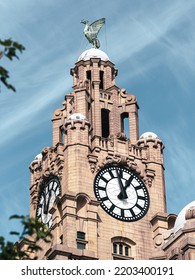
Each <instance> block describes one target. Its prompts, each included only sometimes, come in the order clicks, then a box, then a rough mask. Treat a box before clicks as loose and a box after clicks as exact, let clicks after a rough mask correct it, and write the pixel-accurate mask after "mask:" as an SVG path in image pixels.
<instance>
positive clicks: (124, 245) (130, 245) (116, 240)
mask: <svg viewBox="0 0 195 280" xmlns="http://www.w3.org/2000/svg"><path fill="white" fill-rule="evenodd" d="M111 242H112V257H113V259H114V260H133V259H134V257H133V255H134V256H135V251H136V250H135V249H136V247H135V245H136V244H135V242H134V241H133V240H131V239H129V238H126V237H122V236H116V237H113V238H112V239H111Z"/></svg>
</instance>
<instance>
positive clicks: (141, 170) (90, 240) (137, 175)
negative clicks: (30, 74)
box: [30, 48, 195, 260]
mask: <svg viewBox="0 0 195 280" xmlns="http://www.w3.org/2000/svg"><path fill="white" fill-rule="evenodd" d="M70 73H71V75H72V76H73V91H72V92H71V93H68V94H67V95H66V96H65V100H64V102H63V107H62V108H59V109H57V110H55V112H54V114H53V119H52V122H53V143H52V146H51V147H45V148H44V149H43V150H42V151H41V153H40V154H39V155H38V156H36V157H35V159H34V160H33V161H32V163H31V165H30V171H31V183H30V216H32V217H35V216H37V217H38V218H40V219H41V220H42V221H43V223H45V224H47V225H48V226H49V228H50V229H51V231H52V234H53V242H52V243H51V244H41V245H42V246H43V248H44V250H43V251H42V252H41V253H39V255H38V258H39V259H92V260H93V259H94V260H96V259H101V260H104V259H125V260H128V259H129V260H143V259H159V260H164V259H195V201H193V202H192V203H190V204H189V205H187V206H186V207H185V208H184V209H183V210H182V211H181V213H180V214H179V215H178V217H177V216H176V215H174V214H168V213H167V210H166V194H165V180H164V162H163V149H164V145H163V142H162V141H161V139H160V138H159V137H158V136H157V135H156V134H155V133H153V132H146V133H144V134H142V135H141V136H139V126H138V109H139V107H138V104H137V100H136V97H135V96H134V95H132V94H129V93H127V91H126V90H125V89H123V88H119V87H118V86H117V85H116V83H115V77H116V76H117V73H118V71H117V69H116V68H115V65H114V64H113V63H112V62H111V61H110V59H109V57H108V56H107V54H106V53H105V52H103V51H101V50H100V49H96V48H91V49H88V50H86V51H84V52H83V53H82V54H81V55H80V57H79V58H78V60H77V61H76V63H75V66H74V68H72V69H71V71H70Z"/></svg>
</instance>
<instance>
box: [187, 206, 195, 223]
mask: <svg viewBox="0 0 195 280" xmlns="http://www.w3.org/2000/svg"><path fill="white" fill-rule="evenodd" d="M185 218H186V220H190V219H194V218H195V206H191V207H190V208H189V209H187V210H186V215H185Z"/></svg>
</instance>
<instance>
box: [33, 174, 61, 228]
mask: <svg viewBox="0 0 195 280" xmlns="http://www.w3.org/2000/svg"><path fill="white" fill-rule="evenodd" d="M60 193H61V191H60V183H59V181H58V180H57V179H50V180H49V181H48V182H47V183H46V184H45V187H44V189H43V190H42V192H41V194H40V197H39V202H38V206H37V213H36V215H37V218H39V219H40V220H41V221H42V223H44V224H47V225H48V227H49V228H51V226H52V214H51V213H50V212H49V211H50V209H51V208H52V207H53V204H54V202H55V200H56V197H57V196H59V195H60Z"/></svg>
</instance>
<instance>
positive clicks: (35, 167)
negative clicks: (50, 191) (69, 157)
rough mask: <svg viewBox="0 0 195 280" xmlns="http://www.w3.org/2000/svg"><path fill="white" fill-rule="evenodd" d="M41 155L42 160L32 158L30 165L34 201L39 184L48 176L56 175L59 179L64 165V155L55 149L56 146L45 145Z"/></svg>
mask: <svg viewBox="0 0 195 280" xmlns="http://www.w3.org/2000/svg"><path fill="white" fill-rule="evenodd" d="M42 156H43V157H42V160H40V161H37V160H34V161H32V163H31V165H30V171H31V182H32V183H31V191H32V193H33V201H35V203H36V199H37V198H36V197H37V193H38V189H39V186H40V185H41V184H42V183H43V181H44V180H45V179H47V178H49V177H50V176H57V177H58V178H59V179H60V180H61V179H62V169H63V166H64V155H63V153H60V152H59V151H57V148H54V147H45V148H44V149H43V150H42Z"/></svg>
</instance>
